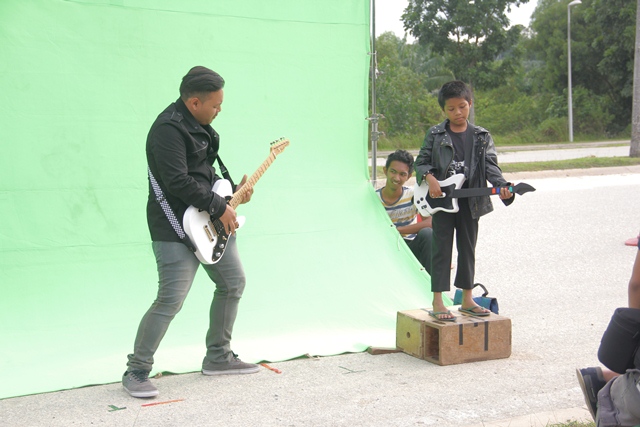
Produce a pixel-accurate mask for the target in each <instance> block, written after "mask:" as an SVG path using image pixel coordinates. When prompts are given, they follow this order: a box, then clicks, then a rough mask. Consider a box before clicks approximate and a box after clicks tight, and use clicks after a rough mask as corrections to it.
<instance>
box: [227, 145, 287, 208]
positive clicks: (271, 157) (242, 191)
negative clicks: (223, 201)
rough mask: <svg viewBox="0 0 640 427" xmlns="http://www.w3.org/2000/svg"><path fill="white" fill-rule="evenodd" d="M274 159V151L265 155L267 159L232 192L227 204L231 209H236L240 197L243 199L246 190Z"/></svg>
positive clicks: (256, 180) (250, 187)
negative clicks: (267, 155)
mask: <svg viewBox="0 0 640 427" xmlns="http://www.w3.org/2000/svg"><path fill="white" fill-rule="evenodd" d="M275 159H276V155H275V154H274V153H271V154H269V157H267V159H266V160H265V161H264V162H262V164H261V165H260V167H259V168H258V170H256V171H255V172H254V173H253V175H251V177H250V178H249V179H248V180H247V182H245V184H244V185H243V186H242V188H241V189H240V190H238V191H237V192H235V193H234V194H233V197H231V200H229V205H231V207H232V208H233V209H236V208H237V207H238V205H239V204H240V202H241V201H242V199H244V195H245V194H246V193H247V191H249V190H251V189H252V188H253V186H254V185H256V183H257V182H258V180H259V179H260V178H261V177H262V175H264V173H265V172H266V171H267V169H269V166H271V164H272V163H273V161H274V160H275Z"/></svg>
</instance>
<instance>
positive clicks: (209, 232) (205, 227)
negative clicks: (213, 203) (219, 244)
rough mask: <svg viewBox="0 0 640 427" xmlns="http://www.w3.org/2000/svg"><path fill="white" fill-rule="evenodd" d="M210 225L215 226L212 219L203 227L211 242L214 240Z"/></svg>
mask: <svg viewBox="0 0 640 427" xmlns="http://www.w3.org/2000/svg"><path fill="white" fill-rule="evenodd" d="M209 227H211V228H213V224H211V221H209V223H208V224H205V225H204V227H202V228H203V229H204V232H205V234H206V235H207V237H208V238H209V242H213V234H211V228H209Z"/></svg>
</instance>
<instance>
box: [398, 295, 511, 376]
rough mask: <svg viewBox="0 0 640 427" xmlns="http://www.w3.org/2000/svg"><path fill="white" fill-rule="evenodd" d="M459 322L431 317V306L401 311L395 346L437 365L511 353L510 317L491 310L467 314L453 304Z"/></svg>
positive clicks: (507, 355) (472, 360)
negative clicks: (478, 315) (474, 314)
mask: <svg viewBox="0 0 640 427" xmlns="http://www.w3.org/2000/svg"><path fill="white" fill-rule="evenodd" d="M451 312H452V313H454V315H455V316H456V322H444V321H441V320H437V319H434V318H433V317H431V316H429V309H422V308H420V309H415V310H406V311H399V312H398V318H397V323H396V346H397V347H398V349H399V350H402V351H404V352H405V353H407V354H410V355H412V356H415V357H418V358H420V359H424V360H427V361H429V362H432V363H437V364H438V365H454V364H457V363H467V362H477V361H480V360H492V359H503V358H506V357H509V356H510V355H511V319H508V318H506V317H503V316H498V315H497V314H493V313H491V314H490V315H489V316H487V317H474V316H465V315H462V314H460V313H459V312H457V307H451Z"/></svg>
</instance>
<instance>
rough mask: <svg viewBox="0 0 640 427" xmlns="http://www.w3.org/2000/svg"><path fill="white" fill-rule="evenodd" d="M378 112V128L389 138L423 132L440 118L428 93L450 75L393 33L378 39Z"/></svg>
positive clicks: (437, 106)
mask: <svg viewBox="0 0 640 427" xmlns="http://www.w3.org/2000/svg"><path fill="white" fill-rule="evenodd" d="M376 51H377V54H378V55H377V56H378V74H379V75H378V78H377V79H376V88H377V90H376V93H377V98H378V102H377V106H376V108H377V111H378V112H379V113H380V114H382V115H384V117H385V119H383V120H381V121H380V122H379V129H380V130H381V131H382V132H384V133H385V134H386V135H387V136H389V137H395V136H398V135H405V134H417V133H421V132H424V131H425V129H426V128H428V127H429V126H432V125H433V124H435V123H438V122H439V121H440V120H441V118H442V113H441V109H440V106H439V105H438V102H437V99H436V98H435V97H434V96H433V95H431V94H430V93H429V91H428V87H429V85H430V84H433V81H434V80H437V79H438V78H441V79H442V78H446V81H448V80H450V79H451V77H450V73H449V74H448V75H447V72H446V70H443V69H442V67H441V66H438V64H437V61H435V60H434V59H437V57H436V58H429V60H424V58H425V57H424V56H423V54H424V49H423V48H422V49H421V48H420V47H419V46H417V45H407V44H406V42H405V41H404V40H401V39H399V38H398V37H396V36H394V35H393V34H392V33H384V34H382V35H381V36H380V37H379V38H378V40H377V47H376Z"/></svg>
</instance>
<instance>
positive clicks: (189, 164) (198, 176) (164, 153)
mask: <svg viewBox="0 0 640 427" xmlns="http://www.w3.org/2000/svg"><path fill="white" fill-rule="evenodd" d="M219 145H220V137H219V135H218V133H217V132H216V131H215V130H213V128H212V127H211V126H210V125H206V126H203V125H200V124H199V123H198V122H197V120H196V119H195V118H194V117H193V115H192V114H191V112H189V110H188V109H187V107H186V106H185V105H184V102H182V100H181V99H178V100H177V101H176V102H174V103H172V104H171V105H169V106H168V107H167V108H166V109H165V110H164V111H163V112H162V113H160V115H159V116H158V118H157V119H156V121H155V122H154V123H153V125H152V126H151V129H150V130H149V134H148V136H147V148H146V151H147V163H148V165H149V168H150V169H151V172H152V173H153V175H154V177H155V179H156V181H158V184H160V188H161V189H162V192H163V193H164V196H165V198H166V199H167V201H168V202H169V206H171V209H172V210H173V212H174V213H175V215H176V218H177V219H178V220H179V221H180V224H182V218H183V216H184V212H185V211H186V210H187V208H188V207H189V205H193V206H195V207H197V208H199V209H204V210H207V211H208V212H209V213H210V214H211V215H212V216H213V217H216V218H217V217H220V216H221V215H222V214H223V213H224V211H225V209H226V200H225V199H224V198H223V197H221V196H219V195H217V194H216V193H214V192H212V191H211V188H212V187H213V183H214V182H215V181H217V180H218V179H220V177H219V176H218V175H216V170H215V168H214V167H213V166H212V165H213V162H214V160H215V159H216V156H217V154H218V147H219ZM147 224H148V226H149V232H150V233H151V240H153V241H164V242H181V240H180V238H179V237H178V235H177V234H176V232H175V230H174V229H173V228H172V226H171V224H170V223H169V220H168V219H167V217H166V215H165V214H164V212H163V211H162V207H161V206H160V204H159V203H158V202H157V201H156V196H155V193H154V191H153V189H152V188H151V184H149V199H148V201H147Z"/></svg>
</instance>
